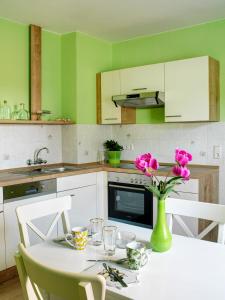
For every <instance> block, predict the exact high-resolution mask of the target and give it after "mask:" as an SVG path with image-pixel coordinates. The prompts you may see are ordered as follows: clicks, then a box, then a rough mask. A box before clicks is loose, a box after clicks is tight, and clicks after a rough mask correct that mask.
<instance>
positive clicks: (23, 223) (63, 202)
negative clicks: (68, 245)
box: [16, 196, 71, 247]
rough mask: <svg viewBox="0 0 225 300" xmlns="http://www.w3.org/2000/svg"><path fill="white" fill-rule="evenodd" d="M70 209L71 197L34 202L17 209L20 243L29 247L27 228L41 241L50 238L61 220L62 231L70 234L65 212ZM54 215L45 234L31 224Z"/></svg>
mask: <svg viewBox="0 0 225 300" xmlns="http://www.w3.org/2000/svg"><path fill="white" fill-rule="evenodd" d="M70 209H71V196H64V197H59V198H54V199H50V200H46V201H41V202H36V203H32V204H28V205H24V206H20V207H17V209H16V214H17V219H18V225H19V232H20V238H21V242H22V243H23V244H24V246H25V247H29V246H30V239H29V233H28V227H29V228H31V229H32V231H33V232H35V233H36V235H37V236H38V237H40V238H41V239H42V240H43V241H45V240H47V239H49V238H50V236H51V234H52V232H53V229H54V228H55V226H56V224H57V222H58V221H59V219H60V218H62V224H63V231H64V233H68V232H70V222H69V218H68V213H67V211H68V210H70ZM53 214H55V215H56V216H55V217H54V219H53V221H52V223H51V225H50V227H49V229H48V231H47V233H46V234H44V233H43V232H41V231H40V230H39V229H38V228H37V227H36V226H35V225H34V224H33V223H32V220H35V219H38V218H41V217H44V216H50V215H53Z"/></svg>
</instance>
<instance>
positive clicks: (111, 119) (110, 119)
mask: <svg viewBox="0 0 225 300" xmlns="http://www.w3.org/2000/svg"><path fill="white" fill-rule="evenodd" d="M104 120H107V121H113V120H117V118H105V119H104Z"/></svg>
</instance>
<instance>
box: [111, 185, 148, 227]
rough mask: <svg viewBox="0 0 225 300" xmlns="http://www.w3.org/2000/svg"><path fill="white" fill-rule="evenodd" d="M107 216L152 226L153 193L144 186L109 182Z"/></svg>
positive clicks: (142, 225) (134, 223) (116, 219)
mask: <svg viewBox="0 0 225 300" xmlns="http://www.w3.org/2000/svg"><path fill="white" fill-rule="evenodd" d="M108 201H109V203H108V217H109V219H110V220H115V221H120V222H123V223H128V224H132V225H137V226H141V227H147V228H152V226H153V195H152V193H151V192H150V191H148V190H147V189H146V188H145V187H144V186H140V185H133V184H124V183H116V182H109V184H108Z"/></svg>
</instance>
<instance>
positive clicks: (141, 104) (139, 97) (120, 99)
mask: <svg viewBox="0 0 225 300" xmlns="http://www.w3.org/2000/svg"><path fill="white" fill-rule="evenodd" d="M164 99H165V93H163V92H159V91H152V92H143V93H138V94H128V95H117V96H113V97H112V101H113V102H114V103H115V105H116V106H122V107H136V108H150V107H163V106H164V105H165V100H164Z"/></svg>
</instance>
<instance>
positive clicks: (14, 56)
mask: <svg viewBox="0 0 225 300" xmlns="http://www.w3.org/2000/svg"><path fill="white" fill-rule="evenodd" d="M2 100H7V101H8V103H9V104H10V106H11V107H13V105H14V104H19V103H21V102H24V103H25V104H26V107H27V108H28V105H29V27H28V26H27V25H24V24H19V23H14V22H11V21H7V20H4V19H0V102H2ZM42 103H43V108H44V109H49V110H51V111H52V115H51V117H53V118H54V117H57V116H60V115H61V36H60V35H58V34H55V33H51V32H48V31H44V30H43V31H42Z"/></svg>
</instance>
